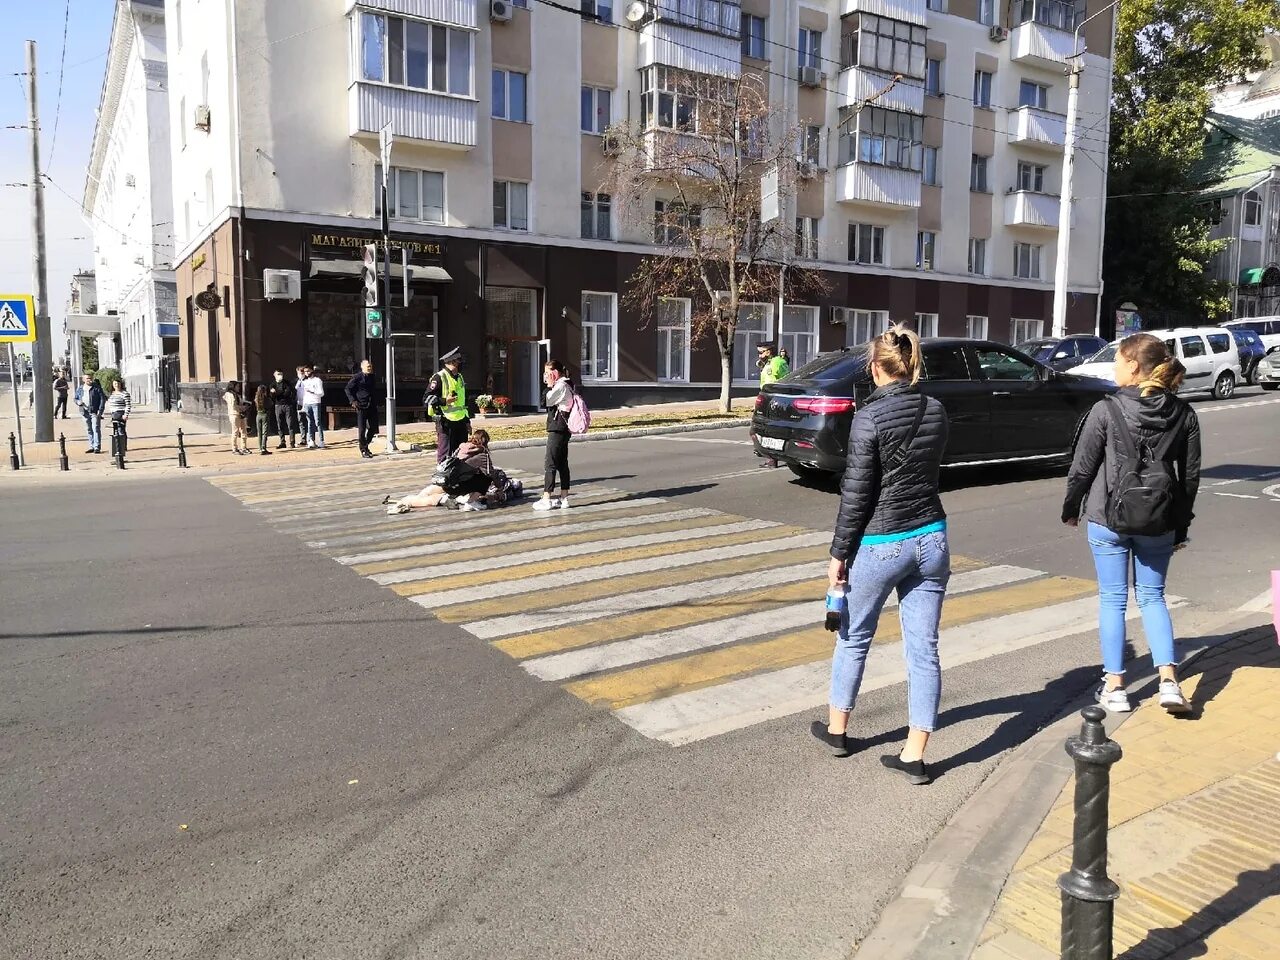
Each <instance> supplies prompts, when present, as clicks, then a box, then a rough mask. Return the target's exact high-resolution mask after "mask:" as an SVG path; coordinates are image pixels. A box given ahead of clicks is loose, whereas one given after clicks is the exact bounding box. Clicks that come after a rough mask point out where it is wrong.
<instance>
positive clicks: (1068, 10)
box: [1010, 0, 1084, 33]
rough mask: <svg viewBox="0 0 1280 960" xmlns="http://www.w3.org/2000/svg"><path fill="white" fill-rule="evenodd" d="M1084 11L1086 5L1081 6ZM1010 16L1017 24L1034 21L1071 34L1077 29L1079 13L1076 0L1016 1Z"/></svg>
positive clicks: (1080, 8)
mask: <svg viewBox="0 0 1280 960" xmlns="http://www.w3.org/2000/svg"><path fill="white" fill-rule="evenodd" d="M1083 10H1084V4H1079V11H1080V12H1082V11H1083ZM1010 16H1011V18H1012V21H1013V22H1014V23H1015V24H1021V23H1031V22H1032V21H1034V22H1036V23H1040V24H1044V25H1045V26H1046V27H1053V28H1055V29H1057V30H1065V31H1066V32H1067V33H1070V32H1071V31H1073V30H1075V28H1076V23H1077V16H1078V11H1077V4H1076V2H1075V0H1014V3H1013V8H1012V10H1011V11H1010Z"/></svg>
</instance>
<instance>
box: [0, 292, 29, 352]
mask: <svg viewBox="0 0 1280 960" xmlns="http://www.w3.org/2000/svg"><path fill="white" fill-rule="evenodd" d="M35 338H36V304H35V300H34V298H32V297H31V296H29V295H27V294H25V293H0V343H30V342H31V341H33V340H35Z"/></svg>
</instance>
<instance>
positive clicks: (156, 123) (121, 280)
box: [83, 0, 178, 409]
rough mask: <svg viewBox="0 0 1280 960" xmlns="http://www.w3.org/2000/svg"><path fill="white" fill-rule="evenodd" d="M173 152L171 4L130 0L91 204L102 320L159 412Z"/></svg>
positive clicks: (99, 138) (173, 333)
mask: <svg viewBox="0 0 1280 960" xmlns="http://www.w3.org/2000/svg"><path fill="white" fill-rule="evenodd" d="M170 156H171V149H170V138H169V96H168V79H167V65H166V55H165V26H164V3H163V0H125V2H122V3H119V4H117V5H116V10H115V21H114V23H113V24H112V28H111V47H110V51H109V52H108V54H107V68H106V73H105V76H104V78H103V82H102V94H101V97H100V100H99V104H98V116H97V124H96V126H95V128H94V133H93V145H92V148H91V152H90V159H89V171H88V176H87V178H86V181H85V190H84V201H83V208H84V211H85V213H86V215H87V218H88V221H89V224H90V226H91V227H92V229H93V251H94V253H93V259H94V274H95V276H96V280H97V299H98V310H97V314H98V316H99V320H98V321H96V322H95V325H96V326H98V327H100V326H101V325H102V324H103V323H104V322H110V323H114V324H115V325H116V329H115V330H112V331H110V332H111V333H113V334H117V339H118V343H119V348H120V355H119V357H118V363H119V369H120V372H121V374H122V375H123V376H124V379H125V383H126V385H127V388H128V390H129V393H130V395H131V396H132V397H133V402H134V403H135V404H139V405H141V406H144V407H151V408H153V409H168V406H169V404H168V402H167V398H166V391H165V389H164V385H163V382H162V381H163V376H162V372H161V371H162V367H163V364H164V358H165V356H166V355H176V354H177V352H178V312H177V286H176V283H175V276H174V269H173V185H172V181H171V178H170ZM112 316H114V317H115V320H114V321H104V320H103V319H102V318H104V317H112ZM97 332H99V333H101V332H103V331H101V330H98V331H97ZM113 359H115V358H113ZM100 362H104V363H105V358H104V357H103V355H102V354H100ZM168 399H172V397H171V396H170V397H169V398H168Z"/></svg>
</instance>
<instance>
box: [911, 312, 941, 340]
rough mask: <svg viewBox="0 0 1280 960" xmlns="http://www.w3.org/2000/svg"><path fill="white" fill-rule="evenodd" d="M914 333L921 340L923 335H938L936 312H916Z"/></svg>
mask: <svg viewBox="0 0 1280 960" xmlns="http://www.w3.org/2000/svg"><path fill="white" fill-rule="evenodd" d="M916 334H917V335H918V336H919V337H920V339H921V340H923V339H924V338H925V337H936V336H937V335H938V315H937V314H936V313H917V314H916Z"/></svg>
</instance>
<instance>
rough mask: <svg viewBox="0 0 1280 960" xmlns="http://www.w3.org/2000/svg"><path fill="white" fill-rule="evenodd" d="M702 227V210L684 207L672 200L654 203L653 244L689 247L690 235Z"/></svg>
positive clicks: (695, 207)
mask: <svg viewBox="0 0 1280 960" xmlns="http://www.w3.org/2000/svg"><path fill="white" fill-rule="evenodd" d="M701 227H702V208H701V207H698V206H693V207H684V206H682V205H681V204H679V203H676V202H675V201H672V200H655V201H653V242H654V243H658V244H664V245H666V246H670V247H679V246H688V244H689V235H690V234H691V233H693V232H694V231H696V230H698V229H700V228H701Z"/></svg>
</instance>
